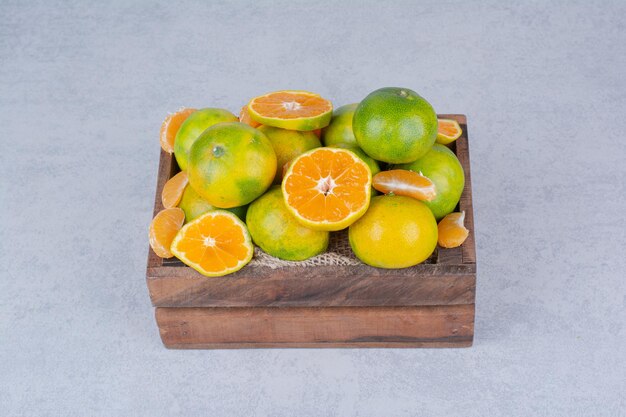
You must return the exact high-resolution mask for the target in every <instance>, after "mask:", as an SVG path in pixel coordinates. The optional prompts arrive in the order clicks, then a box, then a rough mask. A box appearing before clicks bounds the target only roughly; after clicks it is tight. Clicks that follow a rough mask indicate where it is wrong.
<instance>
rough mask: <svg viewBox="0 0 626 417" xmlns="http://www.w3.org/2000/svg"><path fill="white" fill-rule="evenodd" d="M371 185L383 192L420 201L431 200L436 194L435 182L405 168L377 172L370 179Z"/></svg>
mask: <svg viewBox="0 0 626 417" xmlns="http://www.w3.org/2000/svg"><path fill="white" fill-rule="evenodd" d="M372 187H374V189H376V190H378V191H380V192H381V193H384V194H391V193H393V194H395V195H404V196H407V197H413V198H415V199H417V200H421V201H432V200H434V199H435V197H436V196H437V192H436V190H435V184H434V183H433V182H432V181H431V180H430V179H428V178H427V177H425V176H423V175H422V174H418V173H417V172H413V171H409V170H406V169H392V170H390V171H381V172H379V173H378V174H376V175H374V178H373V179H372Z"/></svg>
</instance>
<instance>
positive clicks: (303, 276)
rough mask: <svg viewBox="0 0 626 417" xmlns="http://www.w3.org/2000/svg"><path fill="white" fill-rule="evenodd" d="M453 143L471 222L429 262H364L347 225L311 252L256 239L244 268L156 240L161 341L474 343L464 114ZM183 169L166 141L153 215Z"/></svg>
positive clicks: (150, 272)
mask: <svg viewBox="0 0 626 417" xmlns="http://www.w3.org/2000/svg"><path fill="white" fill-rule="evenodd" d="M439 118H447V119H455V120H456V121H458V122H459V124H460V125H461V128H462V129H463V134H462V135H461V137H460V138H459V139H458V140H457V141H456V142H453V143H452V144H451V145H450V149H451V150H452V151H453V152H454V153H455V154H456V155H457V157H458V159H459V161H460V162H461V165H462V166H463V169H464V170H465V188H464V190H463V194H462V195H461V200H460V202H459V205H458V207H457V211H465V227H467V228H468V229H469V231H470V233H469V237H468V238H467V240H466V241H465V243H463V245H462V246H460V247H458V248H453V249H443V248H437V250H436V251H435V253H433V255H432V256H431V257H430V258H429V259H428V260H427V261H425V262H424V263H421V264H419V265H416V266H413V267H410V268H404V269H380V268H374V267H370V266H368V265H365V264H363V263H361V262H360V261H359V260H358V259H357V258H356V257H355V256H354V254H352V252H351V251H350V249H349V245H348V244H347V239H346V231H342V232H336V233H333V234H332V235H331V243H330V246H329V251H328V253H326V254H322V255H320V256H318V257H315V258H312V259H311V260H309V261H306V262H286V261H280V260H278V259H276V258H273V257H271V256H269V255H268V254H266V253H264V252H263V251H261V250H260V249H259V248H255V255H254V258H253V260H252V261H251V262H250V263H249V264H248V265H246V266H245V267H244V268H242V269H241V270H240V271H238V272H236V273H234V274H231V275H227V276H224V277H217V278H208V277H204V276H202V275H200V274H199V273H198V272H196V271H195V270H193V269H192V268H189V267H187V266H185V265H184V264H183V263H182V262H180V261H179V260H177V259H175V258H172V259H161V258H159V257H158V256H157V255H156V254H155V253H154V252H153V251H152V249H149V254H148V267H147V274H146V281H147V284H148V290H149V292H150V299H151V300H152V304H153V305H154V306H155V307H156V309H155V316H156V321H157V325H158V327H159V332H160V334H161V339H162V340H163V344H164V345H165V346H166V347H168V348H177V349H191V348H200V349H211V348H267V347H467V346H471V345H472V341H473V337H474V307H475V305H474V301H475V289H476V252H475V243H474V216H473V210H472V189H471V173H470V162H469V148H468V134H467V121H466V117H465V116H464V115H456V114H444V115H439ZM178 171H179V168H178V166H177V165H176V160H175V158H174V156H173V155H170V154H168V153H166V152H164V151H161V158H160V163H159V173H158V181H157V191H156V197H155V203H154V215H156V214H157V213H158V212H159V211H161V210H162V209H163V205H162V203H161V192H162V190H163V186H164V185H165V182H166V181H167V180H168V179H169V178H171V177H172V176H173V175H175V174H176V173H177V172H178Z"/></svg>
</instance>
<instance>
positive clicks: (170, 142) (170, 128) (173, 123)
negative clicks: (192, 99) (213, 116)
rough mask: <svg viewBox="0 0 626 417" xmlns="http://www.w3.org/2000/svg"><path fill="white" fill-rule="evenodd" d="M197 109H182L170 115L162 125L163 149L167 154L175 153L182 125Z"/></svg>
mask: <svg viewBox="0 0 626 417" xmlns="http://www.w3.org/2000/svg"><path fill="white" fill-rule="evenodd" d="M195 111H196V109H188V108H185V107H182V108H181V109H180V110H178V111H177V112H175V113H172V114H169V115H168V116H167V117H166V118H165V120H163V124H162V125H161V133H160V141H161V148H163V150H164V151H165V152H167V153H173V152H174V141H175V139H176V134H177V133H178V129H180V125H182V124H183V122H184V121H185V120H186V119H187V117H189V115H190V114H191V113H193V112H195Z"/></svg>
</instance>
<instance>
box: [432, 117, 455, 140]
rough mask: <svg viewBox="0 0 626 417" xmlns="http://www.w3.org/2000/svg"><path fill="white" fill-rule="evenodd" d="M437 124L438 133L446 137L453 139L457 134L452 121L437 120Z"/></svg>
mask: <svg viewBox="0 0 626 417" xmlns="http://www.w3.org/2000/svg"><path fill="white" fill-rule="evenodd" d="M437 122H438V123H437V132H438V133H440V134H442V135H445V136H448V137H454V136H456V135H457V134H459V129H458V128H457V127H456V125H455V123H454V121H453V120H447V119H438V120H437Z"/></svg>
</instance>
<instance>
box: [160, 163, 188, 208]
mask: <svg viewBox="0 0 626 417" xmlns="http://www.w3.org/2000/svg"><path fill="white" fill-rule="evenodd" d="M188 183H189V178H188V177H187V173H186V172H185V171H180V172H179V173H178V174H176V175H174V176H173V177H172V178H170V179H169V180H167V182H166V183H165V185H164V186H163V192H162V193H161V201H162V202H163V207H165V208H172V207H176V206H177V205H178V203H179V202H180V199H181V198H182V197H183V193H184V192H185V187H187V184H188Z"/></svg>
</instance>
